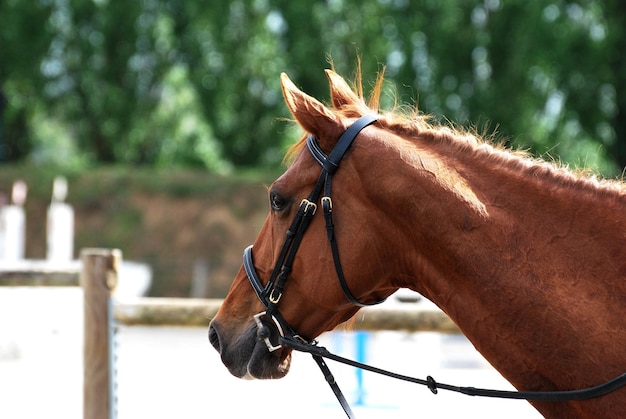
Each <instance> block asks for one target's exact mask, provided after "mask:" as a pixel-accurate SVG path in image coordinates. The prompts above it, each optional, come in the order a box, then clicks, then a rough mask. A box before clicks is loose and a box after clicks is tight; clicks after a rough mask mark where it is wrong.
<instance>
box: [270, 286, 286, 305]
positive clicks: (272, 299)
mask: <svg viewBox="0 0 626 419" xmlns="http://www.w3.org/2000/svg"><path fill="white" fill-rule="evenodd" d="M275 291H276V288H274V289H273V290H272V292H271V293H270V296H269V300H270V303H272V304H278V302H279V301H280V298H281V297H282V296H283V293H282V292H280V293H278V296H277V297H275V296H274V292H275Z"/></svg>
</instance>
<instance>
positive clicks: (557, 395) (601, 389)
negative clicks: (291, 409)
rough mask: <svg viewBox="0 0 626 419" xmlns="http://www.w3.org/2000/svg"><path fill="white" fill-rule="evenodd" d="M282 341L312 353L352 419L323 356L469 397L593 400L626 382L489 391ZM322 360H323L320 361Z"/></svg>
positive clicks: (619, 379)
mask: <svg viewBox="0 0 626 419" xmlns="http://www.w3.org/2000/svg"><path fill="white" fill-rule="evenodd" d="M281 344H282V345H283V346H284V347H287V348H291V349H293V350H296V351H298V352H306V353H310V354H311V355H312V356H313V359H314V360H315V361H316V362H317V364H318V365H319V367H320V369H321V371H322V373H323V374H324V377H325V378H326V381H327V382H328V384H329V385H330V387H331V388H332V390H333V393H335V396H336V397H337V400H338V401H339V403H340V404H341V407H342V408H343V410H344V411H345V412H346V414H347V415H348V418H350V419H353V418H354V417H355V416H354V413H353V412H352V410H351V409H350V406H349V405H348V402H347V401H346V399H345V397H344V396H343V394H342V393H341V390H340V389H339V386H338V384H337V383H336V381H335V379H334V377H333V375H332V373H331V372H330V369H329V368H328V366H327V365H326V363H325V362H324V360H323V358H326V359H332V360H333V361H336V362H339V363H341V364H345V365H350V366H352V367H355V368H361V369H363V370H366V371H370V372H373V373H376V374H380V375H384V376H386V377H391V378H395V379H398V380H402V381H407V382H410V383H414V384H420V385H423V386H426V387H428V389H429V390H430V391H431V392H432V393H433V394H437V392H438V390H439V389H442V390H448V391H453V392H456V393H461V394H465V395H466V396H477V397H492V398H498V399H513V400H532V401H551V402H557V401H572V400H587V399H593V398H597V397H601V396H604V395H606V394H609V393H611V392H613V391H615V390H617V389H619V388H621V387H623V386H624V385H626V373H624V374H621V375H619V376H617V377H615V378H613V379H612V380H608V381H605V382H604V383H602V384H599V385H597V386H593V387H587V388H583V389H579V390H562V391H508V390H490V389H484V388H476V387H461V386H454V385H450V384H445V383H438V382H437V381H435V379H434V378H433V377H431V376H430V375H429V376H427V377H426V379H425V380H424V379H421V378H415V377H409V376H407V375H402V374H398V373H395V372H391V371H387V370H383V369H381V368H377V367H373V366H371V365H367V364H363V363H361V362H358V361H353V360H351V359H348V358H344V357H342V356H339V355H335V354H333V353H331V352H329V351H328V350H327V349H326V348H324V347H323V346H318V345H317V344H315V343H305V342H301V341H298V340H295V339H293V338H291V337H287V336H285V337H282V338H281ZM320 361H321V362H320Z"/></svg>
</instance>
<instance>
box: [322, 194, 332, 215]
mask: <svg viewBox="0 0 626 419" xmlns="http://www.w3.org/2000/svg"><path fill="white" fill-rule="evenodd" d="M322 208H324V211H328V212H332V210H333V200H332V199H330V196H323V197H322Z"/></svg>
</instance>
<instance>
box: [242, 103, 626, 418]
mask: <svg viewBox="0 0 626 419" xmlns="http://www.w3.org/2000/svg"><path fill="white" fill-rule="evenodd" d="M376 121H377V118H376V116H373V115H364V116H362V117H361V118H359V119H357V120H356V121H355V122H354V123H353V124H352V125H351V126H350V127H348V129H347V130H346V131H344V133H343V134H342V135H341V136H340V137H339V139H338V140H337V143H336V145H335V147H334V148H333V149H332V151H331V153H330V154H329V155H326V154H325V153H324V152H323V151H322V149H321V148H320V146H319V144H318V142H317V139H316V138H315V137H314V136H313V135H311V134H309V135H308V136H307V138H306V145H307V148H308V149H309V152H310V153H311V155H312V156H313V158H314V159H315V160H316V161H317V162H318V163H319V164H320V166H321V167H322V170H321V173H320V176H319V178H318V180H317V182H316V184H315V186H314V188H313V190H312V191H311V193H310V194H309V196H308V197H307V198H305V199H303V200H302V201H301V202H300V206H299V208H298V210H297V212H296V215H295V216H294V219H293V221H292V223H291V225H290V226H289V228H288V229H287V232H286V237H285V241H284V243H283V246H282V248H281V251H280V253H279V256H278V258H277V260H276V264H275V265H274V269H273V270H272V273H271V275H270V277H269V279H268V281H267V284H266V285H265V286H264V285H263V283H262V282H261V279H260V277H259V275H258V274H257V272H256V269H255V267H254V261H253V257H252V245H250V246H248V247H247V248H246V249H245V250H244V253H243V266H244V269H245V272H246V276H247V277H248V280H249V281H250V285H252V289H253V290H254V292H255V293H256V295H257V297H258V299H259V301H260V302H261V303H262V304H263V306H265V311H262V312H260V313H258V314H256V315H255V316H254V321H255V323H256V326H257V328H258V331H257V337H258V339H259V340H260V341H263V342H264V343H265V345H266V346H267V349H268V350H269V351H270V352H274V351H276V350H278V349H280V348H282V347H286V348H290V349H293V350H297V351H300V352H307V353H310V354H311V355H312V356H313V359H314V360H315V362H316V363H317V364H318V366H319V367H320V369H321V371H322V373H323V374H324V377H325V378H326V381H327V382H328V384H329V385H330V387H331V389H332V390H333V392H334V393H335V396H336V397H337V400H338V401H339V403H340V404H341V407H342V408H343V410H344V411H345V412H346V414H347V416H348V417H349V418H353V417H354V414H353V412H352V410H351V408H350V406H349V404H348V402H347V401H346V399H345V397H344V396H343V394H342V392H341V390H340V389H339V386H338V385H337V383H336V381H335V379H334V377H333V375H332V373H331V372H330V369H329V368H328V366H327V365H326V362H325V361H324V358H327V359H332V360H334V361H337V362H340V363H344V364H347V365H351V366H353V367H357V368H361V369H364V370H367V371H371V372H374V373H377V374H382V375H386V376H389V377H392V378H396V379H400V380H404V381H408V382H412V383H415V384H421V385H425V386H427V387H428V388H429V389H430V391H431V392H432V393H433V394H437V390H438V389H443V390H449V391H454V392H458V393H462V394H466V395H470V396H482V397H495V398H505V399H525V400H533V401H568V400H585V399H590V398H595V397H600V396H603V395H605V394H608V393H610V392H612V391H614V390H617V389H618V388H621V387H622V386H624V385H626V373H624V374H622V375H619V376H617V377H616V378H614V379H612V380H609V381H606V382H604V383H602V384H600V385H597V386H594V387H589V388H585V389H581V390H566V391H501V390H488V389H480V388H474V387H459V386H453V385H449V384H444V383H438V382H436V381H435V380H434V379H433V378H432V377H431V376H428V377H427V378H426V379H425V380H423V379H419V378H414V377H408V376H405V375H401V374H397V373H393V372H389V371H386V370H382V369H380V368H376V367H372V366H370V365H366V364H362V363H360V362H356V361H352V360H350V359H347V358H343V357H340V356H338V355H335V354H332V353H331V352H329V351H328V350H326V348H324V347H321V346H318V345H317V342H316V341H315V340H309V339H307V338H305V337H303V336H301V335H299V334H298V333H297V332H296V331H295V330H294V329H293V328H292V327H291V325H289V323H287V321H285V319H284V318H283V316H282V315H281V314H280V312H279V310H278V304H279V302H280V300H281V298H282V296H283V289H284V287H285V283H286V282H287V280H288V278H289V275H290V274H291V271H292V267H293V261H294V259H295V257H296V252H297V251H298V248H299V247H300V244H301V242H302V238H303V237H304V233H305V231H306V230H307V228H308V227H309V224H310V223H311V220H312V219H313V216H314V215H315V213H316V210H317V207H318V202H319V203H320V204H321V206H322V209H323V212H324V219H325V221H326V232H327V237H328V241H329V243H330V247H331V251H332V255H333V262H334V265H335V272H336V274H337V278H338V280H339V284H340V285H341V289H342V291H343V293H344V295H345V297H346V299H347V300H348V301H349V302H350V303H352V304H354V305H356V306H359V307H364V306H369V305H376V304H380V303H382V302H383V301H385V300H380V301H376V302H373V303H366V302H363V301H360V300H359V299H358V298H356V297H355V296H354V295H353V294H352V292H351V291H350V288H349V287H348V284H347V282H346V278H345V276H344V273H343V268H342V266H341V260H340V257H339V249H338V245H337V240H336V239H335V233H334V224H333V218H332V212H333V204H332V199H331V196H330V195H331V190H332V178H333V175H334V174H335V172H336V170H337V169H338V168H339V163H340V161H341V159H342V158H343V156H344V155H345V153H346V151H347V150H348V148H349V147H350V145H351V144H352V142H353V141H354V139H355V138H356V137H357V135H358V134H359V133H360V132H361V131H362V130H363V129H364V128H365V127H367V126H369V125H371V124H373V123H375V122H376Z"/></svg>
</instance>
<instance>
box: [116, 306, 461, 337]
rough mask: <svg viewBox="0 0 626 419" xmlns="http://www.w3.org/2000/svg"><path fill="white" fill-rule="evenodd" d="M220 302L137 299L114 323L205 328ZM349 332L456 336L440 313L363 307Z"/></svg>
mask: <svg viewBox="0 0 626 419" xmlns="http://www.w3.org/2000/svg"><path fill="white" fill-rule="evenodd" d="M221 304H222V300H219V299H199V298H138V299H133V300H128V301H117V302H116V303H115V306H114V307H113V317H114V319H115V320H116V321H117V322H118V323H120V324H123V325H126V326H135V325H149V326H200V327H206V326H208V324H209V322H210V321H211V319H213V317H215V314H216V313H217V311H218V310H219V308H220V305H221ZM344 327H346V328H348V329H353V330H370V331H376V330H398V331H407V332H442V333H460V332H459V329H458V328H457V326H456V325H455V324H454V322H452V320H450V318H449V317H448V316H446V315H445V314H444V313H443V312H441V311H440V310H433V309H426V308H415V307H402V306H400V307H385V306H382V307H381V306H377V307H366V308H363V309H361V311H359V313H358V314H357V315H356V316H355V319H354V320H350V321H349V322H347V324H346V325H345V326H344Z"/></svg>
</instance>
